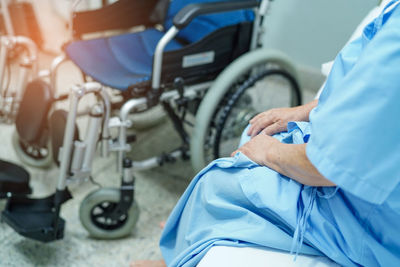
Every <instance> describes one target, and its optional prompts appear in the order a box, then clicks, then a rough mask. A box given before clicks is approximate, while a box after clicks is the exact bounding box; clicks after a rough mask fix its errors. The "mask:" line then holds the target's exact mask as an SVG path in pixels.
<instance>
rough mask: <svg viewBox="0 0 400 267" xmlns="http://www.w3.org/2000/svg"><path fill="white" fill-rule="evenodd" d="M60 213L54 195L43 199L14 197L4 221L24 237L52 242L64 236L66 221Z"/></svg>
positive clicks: (8, 206) (9, 202)
mask: <svg viewBox="0 0 400 267" xmlns="http://www.w3.org/2000/svg"><path fill="white" fill-rule="evenodd" d="M58 213H59V209H57V208H56V207H55V205H54V195H51V196H49V197H47V198H43V199H30V198H26V197H12V198H9V199H8V202H7V206H6V209H5V210H4V211H3V212H2V219H3V221H4V222H6V223H7V224H8V225H9V226H11V227H12V228H13V229H14V230H15V231H16V232H17V233H19V234H20V235H22V236H25V237H27V238H31V239H34V240H38V241H42V242H50V241H54V240H58V239H62V238H63V236H64V228H65V221H64V220H63V219H62V218H60V217H59V214H58Z"/></svg>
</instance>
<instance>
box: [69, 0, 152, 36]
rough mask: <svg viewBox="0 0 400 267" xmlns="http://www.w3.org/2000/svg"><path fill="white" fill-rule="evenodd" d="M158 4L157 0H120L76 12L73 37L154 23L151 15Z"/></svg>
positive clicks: (73, 18)
mask: <svg viewBox="0 0 400 267" xmlns="http://www.w3.org/2000/svg"><path fill="white" fill-rule="evenodd" d="M156 4H157V0H145V1H143V0H119V1H117V2H115V3H112V4H110V5H107V6H104V7H102V8H99V9H95V10H88V11H79V12H74V13H73V16H72V31H73V38H78V39H79V38H80V37H81V36H82V35H83V34H86V33H93V32H101V31H107V30H119V29H128V28H131V27H134V26H139V25H146V26H148V25H153V24H154V23H153V22H152V21H150V16H151V14H152V12H153V10H154V7H155V6H156Z"/></svg>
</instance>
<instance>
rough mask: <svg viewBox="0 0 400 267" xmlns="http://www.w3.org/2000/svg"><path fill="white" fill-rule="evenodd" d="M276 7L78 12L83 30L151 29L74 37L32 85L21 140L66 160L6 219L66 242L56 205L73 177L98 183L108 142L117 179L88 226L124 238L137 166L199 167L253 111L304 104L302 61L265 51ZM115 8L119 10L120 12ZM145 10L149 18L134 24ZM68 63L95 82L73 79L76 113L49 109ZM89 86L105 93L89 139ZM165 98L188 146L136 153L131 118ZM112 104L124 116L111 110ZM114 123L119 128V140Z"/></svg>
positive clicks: (140, 4) (85, 206)
mask: <svg viewBox="0 0 400 267" xmlns="http://www.w3.org/2000/svg"><path fill="white" fill-rule="evenodd" d="M269 4H270V0H263V1H255V0H246V1H220V2H216V1H210V0H196V1H184V0H173V1H171V2H169V1H163V0H161V1H131V0H119V1H117V2H116V3H114V4H111V5H109V6H106V7H104V8H102V9H100V10H97V11H87V12H82V13H76V14H74V16H73V22H74V25H75V26H74V27H73V29H75V30H74V31H73V33H74V34H75V35H82V34H84V33H86V32H91V31H97V30H99V28H98V27H99V26H98V25H97V24H96V23H97V22H100V24H102V25H101V26H102V27H103V28H102V30H103V29H104V26H105V25H106V26H107V27H108V28H107V29H110V28H115V27H118V28H121V27H127V24H126V23H127V21H128V20H132V21H134V22H135V23H140V24H141V25H145V26H146V27H145V28H144V30H143V31H139V32H133V33H127V34H123V35H116V36H111V37H106V38H96V39H89V40H76V41H73V42H71V43H70V44H67V45H66V47H65V52H66V56H61V57H59V58H57V59H56V60H55V62H54V63H53V65H52V69H51V79H50V80H51V82H50V84H47V83H45V82H43V81H41V80H35V81H33V82H31V83H30V84H29V85H28V86H27V88H26V91H25V95H24V97H23V99H22V102H21V107H20V109H19V112H18V115H17V119H16V129H17V132H18V138H19V139H20V140H23V142H30V143H31V144H33V145H36V146H37V147H40V145H41V144H43V143H45V142H46V141H47V142H48V140H49V139H50V140H51V150H52V155H53V159H54V160H55V161H56V162H58V164H59V165H60V172H59V173H60V174H59V178H58V186H57V190H56V193H55V194H54V195H52V196H50V197H48V198H46V199H28V198H26V197H22V198H21V197H20V198H17V197H12V198H10V199H9V200H8V204H7V207H6V210H5V211H3V219H4V221H5V222H6V223H8V224H9V225H10V226H12V227H13V228H14V229H15V230H16V231H17V232H19V233H20V234H22V235H24V236H26V237H29V238H34V239H37V240H41V241H45V242H47V241H52V240H56V239H60V238H62V236H63V229H64V224H65V222H64V220H63V219H62V218H60V216H59V212H60V208H61V205H62V204H63V203H64V202H65V201H67V200H68V199H70V198H71V195H70V193H69V191H68V183H69V181H71V180H74V179H75V180H76V179H78V180H88V179H90V173H91V165H92V161H93V158H94V154H95V152H96V146H97V143H100V144H101V154H102V155H103V156H108V155H109V154H110V152H116V153H117V169H118V171H119V172H120V174H121V177H122V179H121V180H122V181H121V187H120V188H116V189H111V188H101V189H99V190H96V191H94V192H92V193H91V194H90V195H89V196H88V197H87V198H85V199H84V200H83V202H82V203H81V208H80V218H81V222H82V224H83V225H84V227H85V228H86V230H88V232H89V234H90V235H91V236H93V237H95V238H104V239H111V238H118V237H122V236H125V235H128V234H129V233H130V232H131V230H132V228H133V227H134V225H135V223H136V220H137V216H138V212H139V209H138V206H137V203H136V202H135V201H134V176H133V173H132V172H133V171H134V170H141V169H147V168H151V167H154V166H160V165H162V164H165V163H168V162H174V161H175V160H176V159H183V160H188V159H189V158H190V159H191V161H192V165H193V167H194V168H195V169H196V170H199V169H201V168H202V167H204V165H205V164H207V163H208V162H209V161H210V160H212V159H214V158H216V157H221V156H225V155H229V153H230V152H232V151H233V150H234V149H235V148H236V147H237V142H238V140H239V138H240V133H241V131H242V129H243V128H244V126H245V125H246V124H247V123H248V120H249V119H250V118H251V117H252V116H254V115H255V114H256V113H258V112H261V111H264V110H266V109H268V108H271V107H274V106H275V105H276V106H291V105H299V104H301V94H300V89H299V85H298V83H297V76H296V69H295V67H294V66H293V65H292V64H291V62H290V60H289V59H288V58H287V57H286V56H285V55H283V54H281V53H279V52H276V51H267V50H265V49H260V48H259V46H260V43H259V40H260V36H261V33H262V27H261V24H262V23H263V19H264V16H265V14H266V13H267V11H268V9H269ZM128 6H129V7H131V9H129V8H127V7H128ZM116 10H119V11H121V10H122V11H121V13H119V15H118V16H116V15H115V12H116ZM133 10H134V12H135V13H138V14H140V16H139V17H138V18H131V14H132V13H133ZM165 10H167V11H166V12H164V11H165ZM154 11H156V12H154ZM124 12H125V13H124ZM99 14H100V15H99ZM106 14H114V15H113V17H112V18H113V19H112V20H111V21H112V23H108V22H106V21H105V20H104V18H105V17H107V16H105V15H106ZM123 14H125V15H127V16H128V18H129V19H124V18H125V17H124V15H123ZM99 16H100V17H99ZM116 17H117V18H118V19H117V20H116V19H115V18H116ZM143 17H145V18H149V17H151V18H153V19H152V20H149V19H146V20H144V21H140V22H137V21H136V20H137V19H139V18H143ZM96 18H103V19H102V20H99V19H96ZM160 18H161V19H160ZM84 21H90V22H92V23H91V24H90V23H83V22H84ZM129 22H130V24H129V27H130V26H132V24H131V21H129ZM160 22H163V25H162V26H160V25H159V23H160ZM117 24H118V25H117ZM121 24H123V25H121ZM76 25H82V27H78V26H76ZM149 26H152V27H149ZM164 29H166V30H164ZM66 59H69V60H72V61H73V62H74V63H75V64H76V65H77V66H78V67H79V68H80V70H81V71H82V73H83V74H84V76H85V77H90V79H92V80H94V81H91V82H86V83H84V84H83V85H76V86H73V87H72V89H71V92H70V94H69V97H68V98H69V102H70V108H69V110H68V112H66V111H64V110H54V109H53V108H52V106H53V104H54V103H55V102H57V101H61V100H64V99H66V96H58V97H55V96H54V95H55V90H54V87H53V86H54V84H55V82H54V81H55V76H56V70H57V68H58V67H59V66H60V64H61V63H62V62H64V61H65V60H66ZM232 62H233V63H232ZM223 69H225V70H224V71H223ZM222 71H223V72H222ZM215 78H217V79H216V80H215ZM214 80H215V81H214ZM108 88H112V89H113V90H114V91H113V92H118V95H119V96H120V97H121V98H122V101H119V102H112V100H111V97H110V95H109V91H108ZM89 93H90V94H92V93H93V94H95V95H96V96H97V99H98V101H97V103H96V104H94V105H93V107H92V109H91V112H90V116H89V117H90V122H89V123H88V124H87V130H86V137H85V139H84V140H83V141H80V139H79V132H78V128H77V126H76V123H75V121H76V117H77V113H78V112H77V107H78V102H79V100H80V99H81V98H82V97H83V96H84V95H86V94H89ZM277 95H279V97H276V96H277ZM33 98H35V99H36V101H34V102H33V101H32V99H33ZM157 105H161V106H162V107H163V109H164V111H165V112H166V114H167V116H168V117H169V118H170V120H171V122H172V124H173V126H174V128H175V130H176V131H177V133H178V134H179V137H180V141H181V144H179V145H178V146H177V148H176V149H175V150H173V151H170V152H168V153H164V154H162V155H160V156H155V157H152V158H149V159H146V160H142V161H132V160H130V159H129V157H128V152H130V150H131V146H130V144H129V141H131V137H130V136H129V135H128V133H127V130H128V128H130V127H131V126H132V124H133V122H132V121H131V120H130V118H129V115H130V114H131V113H137V112H142V111H145V110H149V109H151V108H154V107H155V106H157ZM115 109H119V116H116V117H111V114H112V111H113V110H115ZM50 114H51V115H50ZM111 128H117V129H118V134H117V137H116V138H114V139H113V138H112V137H111V134H110V129H111ZM48 137H50V138H48ZM46 138H47V140H46ZM42 139H45V140H44V141H43V140H42ZM38 140H42V141H41V142H42V143H40V142H38ZM27 216H28V217H30V221H37V222H38V224H37V225H35V227H33V226H30V225H27V223H26V221H27V220H25V221H24V220H23V219H21V218H26V217H27ZM39 216H40V218H43V219H38V218H39Z"/></svg>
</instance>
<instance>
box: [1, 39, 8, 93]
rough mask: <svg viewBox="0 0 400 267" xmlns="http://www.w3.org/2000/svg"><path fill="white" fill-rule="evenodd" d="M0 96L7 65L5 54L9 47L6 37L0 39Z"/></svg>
mask: <svg viewBox="0 0 400 267" xmlns="http://www.w3.org/2000/svg"><path fill="white" fill-rule="evenodd" d="M0 45H1V47H0V94H1V93H2V90H3V83H4V73H5V70H6V64H7V53H8V47H9V40H8V38H7V37H5V36H2V37H0Z"/></svg>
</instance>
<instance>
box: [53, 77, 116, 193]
mask: <svg viewBox="0 0 400 267" xmlns="http://www.w3.org/2000/svg"><path fill="white" fill-rule="evenodd" d="M90 93H97V94H99V95H100V96H101V98H102V99H103V107H102V108H101V107H100V106H99V105H95V106H94V109H93V112H95V113H96V115H99V114H103V116H102V118H101V117H100V118H99V117H98V118H94V120H93V121H90V122H89V124H88V126H89V127H88V129H86V131H87V132H86V138H85V140H84V142H83V143H74V134H75V121H76V118H77V115H78V103H79V101H80V99H81V98H82V97H83V96H84V95H86V94H90ZM69 101H70V106H69V112H68V118H67V124H66V129H65V134H64V139H63V146H62V149H61V154H60V156H61V157H60V170H59V177H58V183H57V189H58V190H64V189H65V188H66V186H67V183H68V182H69V181H74V180H82V179H85V178H88V177H89V176H90V173H91V166H92V162H93V158H94V152H95V150H96V146H97V143H98V141H99V140H97V136H98V132H99V130H100V127H101V123H103V125H102V127H103V128H102V133H103V134H102V136H101V140H100V142H101V143H102V145H104V144H105V142H103V140H107V142H108V140H109V139H110V136H109V131H108V120H109V118H110V100H109V97H108V94H107V93H106V92H105V89H104V88H103V86H102V85H101V84H99V83H95V82H92V83H85V84H83V85H80V86H79V85H77V86H73V87H72V88H71V91H70V94H69ZM101 120H102V121H101ZM107 145H108V143H107ZM74 146H76V147H77V149H78V150H79V151H80V153H74V155H73V157H72V162H73V163H74V162H75V163H76V161H77V160H75V157H80V158H81V159H83V162H82V164H81V165H79V166H77V165H76V164H73V165H75V167H77V168H75V169H74V170H72V175H71V172H70V170H69V168H70V163H71V155H72V149H73V147H74ZM104 149H105V151H108V147H107V148H104Z"/></svg>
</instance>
